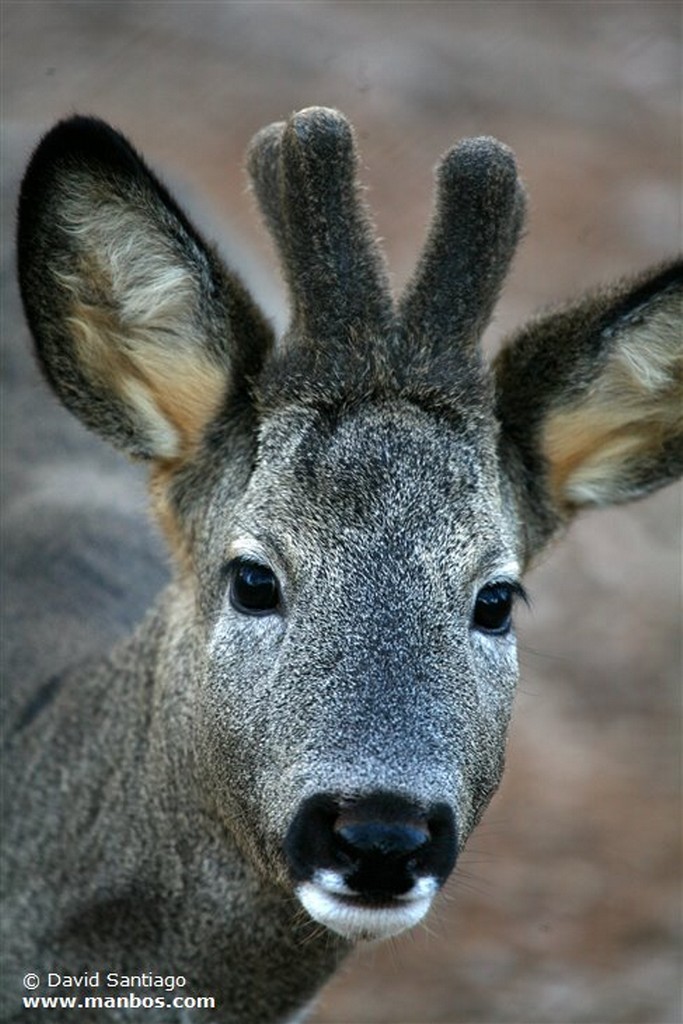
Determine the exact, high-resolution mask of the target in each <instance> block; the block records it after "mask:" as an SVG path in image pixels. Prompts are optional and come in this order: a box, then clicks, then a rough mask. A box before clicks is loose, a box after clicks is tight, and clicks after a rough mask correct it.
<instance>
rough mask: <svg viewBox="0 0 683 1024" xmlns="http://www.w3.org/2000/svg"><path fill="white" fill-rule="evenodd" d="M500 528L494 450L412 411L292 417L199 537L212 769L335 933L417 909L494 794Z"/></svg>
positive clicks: (269, 431)
mask: <svg viewBox="0 0 683 1024" xmlns="http://www.w3.org/2000/svg"><path fill="white" fill-rule="evenodd" d="M487 440H488V442H489V443H488V444H487V443H486V442H487ZM509 522H510V520H509V512H508V510H506V509H505V508H504V506H503V502H502V499H501V496H500V492H499V487H498V480H497V464H496V459H495V448H494V447H493V445H492V444H491V441H490V439H487V438H485V437H481V436H478V437H473V436H468V431H467V429H462V428H461V429H458V426H457V425H452V426H449V427H446V428H445V429H444V425H443V424H442V423H441V422H440V421H439V420H438V419H437V418H436V417H434V415H433V414H431V413H430V412H428V411H425V410H421V409H419V408H417V407H415V406H410V405H405V406H400V405H394V406H393V407H392V406H389V407H385V408H382V407H378V408H361V409H358V410H355V411H350V412H348V413H347V414H346V415H342V416H339V417H334V418H333V419H332V420H330V418H329V417H323V416H321V415H319V414H317V413H313V414H310V413H309V414H306V415H301V414H298V415H297V414H294V415H292V414H291V413H289V414H287V412H284V413H281V414H280V415H278V416H276V418H275V421H274V422H272V423H269V424H267V426H266V428H265V429H264V431H263V433H262V437H261V446H260V457H259V460H258V463H257V467H256V469H255V471H254V473H253V476H252V478H251V480H250V482H249V485H248V486H247V488H246V491H245V493H244V495H243V497H242V499H241V500H240V501H239V502H238V503H237V505H236V508H235V510H234V514H230V515H229V517H228V522H226V523H225V524H222V525H221V527H220V529H219V530H218V537H215V538H214V540H213V542H212V548H213V550H214V551H215V549H216V544H217V546H218V550H219V551H220V554H221V556H222V562H223V565H224V581H225V586H224V589H223V590H222V592H220V594H219V595H218V601H217V605H216V607H215V609H214V612H213V615H212V616H211V622H212V625H211V630H210V634H209V637H208V640H207V643H208V662H207V663H208V669H207V680H206V690H205V691H204V692H203V693H202V696H201V700H202V702H203V704H204V708H205V714H206V716H207V724H206V729H207V731H208V730H209V729H211V735H212V742H211V745H210V747H211V763H210V768H209V771H208V772H207V775H208V777H209V778H210V779H213V780H215V779H217V778H221V779H224V780H225V785H229V786H230V790H231V793H230V799H229V800H228V801H227V803H228V804H232V803H233V801H236V802H237V803H238V804H239V806H240V813H241V818H242V820H243V821H245V822H254V823H258V824H257V827H256V829H255V833H254V834H253V835H252V836H251V837H250V838H251V843H252V844H253V846H254V847H255V848H257V849H258V850H259V851H260V859H261V860H262V861H264V862H265V863H268V864H269V870H271V871H272V869H273V866H274V867H275V870H277V871H279V873H282V871H283V868H289V870H290V872H291V873H292V875H293V878H294V881H295V883H296V885H297V890H298V892H299V893H300V894H301V895H302V899H303V900H304V904H305V906H307V908H308V909H309V910H311V912H312V913H313V915H314V916H316V917H317V919H318V920H320V921H322V923H324V924H327V925H329V926H330V927H331V928H333V929H334V930H336V931H339V932H341V933H342V934H344V935H346V936H347V937H350V938H355V937H358V935H360V934H363V935H365V936H368V937H370V936H374V937H378V936H379V935H384V934H390V933H392V932H393V931H398V930H401V929H402V928H404V927H405V926H406V923H407V922H410V923H414V921H415V920H416V919H417V917H418V916H422V914H424V913H425V912H426V910H427V908H428V906H429V903H430V901H431V897H432V896H433V895H434V893H435V892H436V890H437V888H438V887H439V886H440V885H441V883H442V882H443V881H444V880H445V877H446V876H447V874H448V872H449V871H450V869H451V867H452V865H453V863H454V860H455V856H456V853H457V850H458V849H459V848H460V846H461V845H462V844H463V843H464V841H465V839H466V838H467V835H468V834H469V832H470V830H471V829H472V827H473V825H474V824H475V822H476V821H477V820H478V818H479V816H480V814H481V812H482V811H483V809H484V807H485V805H486V803H487V802H488V799H489V797H490V795H491V794H492V792H493V791H494V790H495V788H496V787H497V784H498V781H499V779H500V774H501V771H502V765H503V751H504V739H505V731H506V727H507V723H508V719H509V715H510V707H511V702H512V695H513V691H514V683H515V677H516V652H515V639H514V629H513V627H512V621H511V605H512V602H513V598H514V595H515V593H516V592H517V590H518V588H519V582H518V579H519V562H518V555H517V553H516V550H515V547H516V544H515V537H514V533H513V532H512V530H511V529H510V525H509ZM216 803H217V806H220V805H221V804H223V805H226V799H225V796H223V797H221V794H220V791H218V792H216ZM345 822H346V823H347V824H346V825H345V824H344V823H345ZM349 822H351V824H348V823H349ZM264 823H267V829H265V830H264ZM349 837H350V838H349ZM354 837H355V838H354ZM283 849H284V850H285V851H286V863H285V864H283V862H282V850H283Z"/></svg>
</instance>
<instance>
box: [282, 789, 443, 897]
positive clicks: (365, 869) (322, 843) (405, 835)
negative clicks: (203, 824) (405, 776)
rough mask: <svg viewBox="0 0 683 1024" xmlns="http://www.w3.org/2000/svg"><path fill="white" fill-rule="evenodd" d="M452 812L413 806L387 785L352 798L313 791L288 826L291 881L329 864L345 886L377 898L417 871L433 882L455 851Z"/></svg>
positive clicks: (403, 886) (398, 889)
mask: <svg viewBox="0 0 683 1024" xmlns="http://www.w3.org/2000/svg"><path fill="white" fill-rule="evenodd" d="M456 848H457V841H456V830H455V821H454V817H453V813H452V811H451V810H450V808H448V807H447V806H446V805H445V804H439V805H435V806H432V807H429V808H423V807H420V806H419V805H418V804H416V803H413V802H411V801H409V800H407V799H405V798H404V797H403V796H399V795H397V794H395V793H388V792H377V793H373V794H371V795H369V796H364V797H362V798H359V799H357V800H350V799H348V798H340V797H335V796H334V795H332V794H327V793H319V794H317V795H316V796H313V797H310V798H309V799H308V800H306V801H305V802H304V803H303V804H302V806H301V808H300V809H299V811H298V813H297V815H296V817H295V819H294V821H293V822H292V825H291V827H290V829H289V832H288V835H287V840H286V842H285V852H286V855H287V858H288V861H289V864H290V869H291V872H292V876H293V878H294V880H295V881H296V882H303V881H310V880H311V879H312V878H313V877H314V875H315V872H316V871H321V870H325V871H331V872H334V873H335V875H336V877H337V878H338V879H339V880H340V881H342V882H343V883H344V885H345V886H346V888H347V889H348V891H349V893H352V894H354V895H356V896H360V897H362V898H363V899H364V900H366V901H368V902H381V901H384V900H387V899H391V898H392V897H396V896H400V895H402V894H403V893H407V892H409V891H410V890H411V889H412V888H413V886H414V885H415V883H416V882H417V881H419V880H420V879H421V878H430V879H433V880H434V882H435V883H436V884H437V885H441V884H442V883H443V882H444V881H445V879H446V878H447V876H448V874H449V873H450V871H451V869H452V868H453V865H454V863H455V857H456Z"/></svg>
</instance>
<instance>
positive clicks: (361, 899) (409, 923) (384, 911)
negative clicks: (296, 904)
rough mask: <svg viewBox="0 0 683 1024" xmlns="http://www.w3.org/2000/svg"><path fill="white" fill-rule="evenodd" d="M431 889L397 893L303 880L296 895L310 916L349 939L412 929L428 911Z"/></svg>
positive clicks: (379, 935) (396, 933) (374, 937)
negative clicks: (371, 892)
mask: <svg viewBox="0 0 683 1024" xmlns="http://www.w3.org/2000/svg"><path fill="white" fill-rule="evenodd" d="M433 895H434V889H433V888H432V891H431V892H426V891H424V890H423V891H418V892H413V893H412V894H411V893H406V894H401V895H398V896H387V895H385V894H376V895H375V896H372V895H368V894H366V895H360V894H358V893H349V892H339V891H336V892H335V891H332V892H331V891H330V890H329V888H325V887H323V886H321V885H319V884H316V883H315V882H308V883H303V884H302V885H300V886H299V887H298V890H297V896H298V897H299V899H300V901H301V903H302V904H303V906H304V908H305V909H306V910H307V911H308V913H309V914H310V916H311V917H312V918H313V919H314V920H316V921H318V922H319V923H320V924H324V925H325V926H326V927H328V928H330V929H331V930H332V931H334V932H337V933H338V934H340V935H343V936H345V937H346V938H349V939H368V940H375V939H382V938H388V937H390V936H392V935H398V934H399V933H400V932H402V931H405V930H406V929H407V928H412V927H413V925H415V924H417V922H418V921H420V920H422V918H423V917H424V916H425V914H426V913H427V911H428V909H429V906H430V904H431V902H432V896H433Z"/></svg>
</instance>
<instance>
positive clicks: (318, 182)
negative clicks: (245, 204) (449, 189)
mask: <svg viewBox="0 0 683 1024" xmlns="http://www.w3.org/2000/svg"><path fill="white" fill-rule="evenodd" d="M356 162H357V160H356V149H355V144H354V139H353V133H352V130H351V127H350V125H349V123H348V122H347V121H346V119H345V118H344V117H343V116H342V115H341V114H340V113H338V111H336V110H329V109H327V108H324V107H311V108H309V109H307V110H302V111H300V112H299V113H298V114H294V115H293V116H292V117H291V118H290V120H289V121H288V122H287V123H286V124H275V125H271V126H270V128H266V129H265V130H264V131H262V132H259V134H258V135H257V136H256V137H255V139H254V141H253V143H252V146H251V149H250V153H249V161H248V169H249V172H250V174H251V176H252V181H253V185H254V190H255V192H256V195H257V198H258V200H259V203H260V206H261V209H262V211H263V214H264V216H265V218H266V221H267V224H268V226H269V228H270V230H271V232H272V233H273V236H274V238H275V242H276V244H277V246H278V249H279V251H280V257H281V260H282V264H283V267H284V272H285V276H286V279H287V283H288V286H289V291H290V297H291V303H292V326H293V328H294V329H295V330H296V331H297V332H299V333H301V334H303V335H304V336H307V337H310V338H316V337H318V338H319V337H320V336H323V337H324V336H330V335H332V336H340V335H343V336H347V335H349V334H350V333H356V334H362V333H364V332H368V331H370V332H371V333H374V332H377V331H378V330H380V329H381V327H382V325H385V324H386V323H387V322H388V320H389V319H390V318H391V316H392V314H393V307H392V300H391V295H390V291H389V285H388V279H387V274H386V270H385V266H384V261H383V258H382V256H381V253H380V251H379V248H378V246H377V243H376V241H375V238H374V235H373V231H372V227H371V224H370V220H369V217H368V214H367V212H366V210H365V207H364V205H363V203H362V202H361V199H360V197H359V195H358V186H357V183H356Z"/></svg>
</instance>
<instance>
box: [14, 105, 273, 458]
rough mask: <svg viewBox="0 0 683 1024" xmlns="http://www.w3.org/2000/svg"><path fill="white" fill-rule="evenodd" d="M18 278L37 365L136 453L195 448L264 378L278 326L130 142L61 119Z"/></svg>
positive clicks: (36, 177) (38, 161) (33, 169)
mask: <svg viewBox="0 0 683 1024" xmlns="http://www.w3.org/2000/svg"><path fill="white" fill-rule="evenodd" d="M17 241H18V257H19V259H18V263H19V280H20V289H21V293H22V298H23V302H24V307H25V310H26V315H27V319H28V321H29V325H30V327H31V329H32V333H33V336H34V339H35V343H36V352H37V355H38V359H39V362H40V364H41V367H42V369H43V372H44V373H45V376H46V377H47V379H48V382H49V383H50V384H51V386H52V387H53V389H54V390H55V391H56V392H57V394H58V395H59V397H60V398H61V399H62V401H63V402H64V403H65V404H66V405H67V407H69V408H70V409H71V411H73V412H74V413H75V414H76V415H77V416H79V418H81V419H82V420H83V421H84V422H85V423H86V425H88V426H90V427H91V428H92V429H94V430H95V431H97V432H99V433H100V434H102V435H104V436H105V437H107V439H108V440H110V441H112V443H114V444H115V445H117V446H118V447H120V448H123V449H124V450H126V451H128V452H130V453H131V454H134V455H138V456H142V457H147V458H159V457H160V458H169V457H175V456H177V455H179V454H180V453H181V450H182V451H187V450H188V448H190V447H191V446H192V445H193V444H194V443H195V442H196V440H197V437H198V436H199V434H200V433H201V431H202V430H203V428H204V427H205V425H206V423H207V421H208V420H209V419H211V417H212V415H213V414H214V413H215V412H216V410H217V408H218V406H219V405H220V403H221V402H222V401H223V400H224V399H225V395H226V392H227V390H228V388H229V387H232V388H234V389H235V388H237V389H238V388H239V387H240V386H241V385H242V383H243V381H244V380H245V378H247V377H251V376H254V375H256V374H257V373H258V371H259V369H260V367H261V365H262V363H263V361H264V359H265V357H266V354H267V352H268V351H269V349H270V347H271V344H272V332H271V330H270V328H269V326H268V325H267V323H266V321H265V319H264V317H263V316H262V314H261V313H260V312H259V311H258V310H257V308H256V307H255V306H254V304H253V302H252V301H251V298H250V297H249V295H248V293H247V291H246V289H245V288H244V286H243V285H242V284H241V282H240V281H239V279H238V278H237V277H236V276H235V275H233V274H232V273H230V272H229V271H227V270H226V269H225V267H224V266H223V264H222V262H221V260H220V259H219V257H218V256H217V255H216V254H215V252H214V251H213V249H212V248H211V247H210V246H209V245H207V244H206V243H205V242H204V241H203V239H202V238H201V236H200V234H199V233H198V232H197V231H196V229H195V228H194V227H193V226H192V224H191V223H190V221H189V220H188V219H187V217H186V216H185V214H184V213H183V211H182V210H181V209H180V208H179V207H178V205H177V204H176V202H175V201H174V200H173V198H172V197H171V195H170V193H169V192H168V190H167V189H166V188H165V186H164V185H163V184H162V183H161V182H159V180H158V179H157V177H156V176H155V175H154V174H153V173H152V172H151V171H150V170H149V169H148V167H147V165H146V164H145V162H144V161H143V159H142V158H141V157H140V156H139V155H138V154H137V153H136V151H135V150H134V149H133V147H132V146H131V145H130V144H129V143H128V142H127V140H126V139H125V138H124V137H123V136H122V135H120V133H118V132H117V131H115V130H114V129H113V128H111V127H110V126H109V125H107V124H106V123H104V122H103V121H100V120H99V119H97V118H92V117H84V116H76V117H72V118H69V119H67V120H65V121H62V122H59V123H58V124H57V125H56V126H55V127H54V128H53V129H52V130H51V131H50V132H48V134H47V135H46V136H45V137H44V138H43V139H42V141H41V142H40V143H39V145H38V147H37V149H36V151H35V153H34V154H33V157H32V159H31V162H30V164H29V167H28V169H27V172H26V175H25V178H24V181H23V183H22V188H21V193H20V200H19V218H18V239H17Z"/></svg>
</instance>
